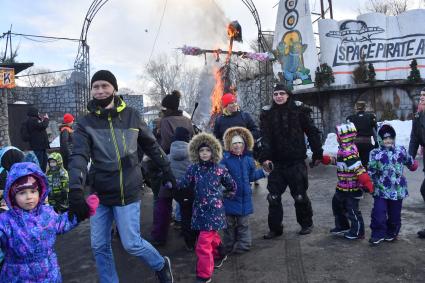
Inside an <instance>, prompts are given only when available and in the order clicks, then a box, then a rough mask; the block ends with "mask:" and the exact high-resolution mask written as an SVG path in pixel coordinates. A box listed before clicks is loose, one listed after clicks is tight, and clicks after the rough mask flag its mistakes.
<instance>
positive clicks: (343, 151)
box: [332, 143, 366, 192]
mask: <svg viewBox="0 0 425 283" xmlns="http://www.w3.org/2000/svg"><path fill="white" fill-rule="evenodd" d="M332 163H333V164H335V165H336V166H337V177H338V183H337V185H336V189H337V190H339V191H343V192H352V191H359V190H360V189H361V188H360V183H359V179H358V177H359V176H360V175H361V174H363V173H365V172H366V169H365V168H364V167H363V166H362V162H361V160H360V157H359V152H358V150H357V147H356V145H355V144H354V143H342V144H341V145H340V146H339V148H338V153H337V157H336V158H333V160H332Z"/></svg>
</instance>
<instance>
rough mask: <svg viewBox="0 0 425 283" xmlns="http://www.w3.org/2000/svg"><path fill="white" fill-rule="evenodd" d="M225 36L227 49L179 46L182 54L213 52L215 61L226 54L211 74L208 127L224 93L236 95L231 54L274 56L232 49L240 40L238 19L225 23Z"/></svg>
mask: <svg viewBox="0 0 425 283" xmlns="http://www.w3.org/2000/svg"><path fill="white" fill-rule="evenodd" d="M227 36H228V38H229V46H228V49H227V51H224V50H222V49H202V48H199V47H194V46H186V45H184V46H183V47H181V48H179V49H180V50H181V51H182V53H183V54H184V55H191V56H201V55H204V57H205V58H206V54H213V55H214V56H215V58H216V60H215V61H216V62H219V61H220V55H222V54H223V55H224V54H225V55H226V60H225V62H224V64H223V66H221V67H219V68H218V67H214V69H213V75H214V79H215V85H214V87H213V89H212V92H211V104H212V106H211V113H210V120H209V122H208V127H209V128H213V127H214V121H215V118H216V117H217V116H218V115H220V114H221V111H222V109H221V97H222V96H223V94H225V93H232V94H233V95H235V96H237V91H236V85H235V83H234V82H233V80H232V64H231V58H232V56H237V57H240V58H244V59H249V60H255V61H259V62H266V61H271V60H274V59H275V57H274V55H273V54H272V53H269V52H263V53H259V52H244V51H233V42H234V41H237V42H242V27H241V26H240V24H239V23H238V21H233V22H231V23H229V24H228V25H227Z"/></svg>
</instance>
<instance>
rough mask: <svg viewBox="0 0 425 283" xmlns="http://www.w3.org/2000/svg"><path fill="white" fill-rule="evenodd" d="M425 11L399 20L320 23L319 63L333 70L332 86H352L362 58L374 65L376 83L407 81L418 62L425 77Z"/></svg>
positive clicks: (368, 17) (367, 17) (369, 17)
mask: <svg viewBox="0 0 425 283" xmlns="http://www.w3.org/2000/svg"><path fill="white" fill-rule="evenodd" d="M424 26H425V10H410V11H407V12H405V13H402V14H400V15H398V16H386V15H384V14H380V13H370V14H364V15H360V16H358V17H357V20H344V21H339V22H338V21H335V20H330V19H323V20H320V21H319V35H320V53H321V55H320V62H321V63H327V64H328V65H329V66H331V67H332V69H333V71H334V76H335V84H351V83H352V82H353V80H352V71H353V70H354V69H355V68H356V67H357V66H358V64H359V61H360V60H361V58H362V57H364V60H365V61H366V63H373V65H374V67H375V72H376V79H377V80H391V79H406V78H407V76H408V75H409V73H410V67H409V64H410V62H411V61H412V60H413V59H416V60H417V62H418V68H419V70H420V72H421V77H422V78H424V77H425V69H424V68H425V30H424V28H423V27H424Z"/></svg>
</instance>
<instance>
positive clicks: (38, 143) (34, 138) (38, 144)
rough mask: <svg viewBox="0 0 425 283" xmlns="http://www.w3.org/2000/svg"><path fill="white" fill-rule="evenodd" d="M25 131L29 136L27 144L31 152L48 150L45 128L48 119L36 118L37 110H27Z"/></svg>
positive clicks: (47, 124)
mask: <svg viewBox="0 0 425 283" xmlns="http://www.w3.org/2000/svg"><path fill="white" fill-rule="evenodd" d="M27 115H28V119H27V129H28V134H29V137H30V139H29V144H30V148H31V150H43V149H47V148H50V145H49V138H48V136H47V131H46V129H47V127H48V126H49V119H43V120H41V119H40V117H39V116H38V110H37V109H35V108H29V109H28V113H27Z"/></svg>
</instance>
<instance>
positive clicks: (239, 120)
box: [213, 111, 260, 141]
mask: <svg viewBox="0 0 425 283" xmlns="http://www.w3.org/2000/svg"><path fill="white" fill-rule="evenodd" d="M231 127H244V128H247V129H248V130H250V131H251V134H252V135H253V136H254V138H255V139H258V138H259V137H260V132H259V130H258V127H257V125H255V122H254V120H252V118H251V115H249V114H248V113H246V112H243V111H236V112H234V113H232V114H231V115H225V114H221V115H220V116H218V117H217V118H216V119H215V123H214V131H213V133H214V136H215V137H216V138H217V139H219V140H220V141H222V140H223V135H224V132H225V131H226V130H227V129H228V128H231Z"/></svg>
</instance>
